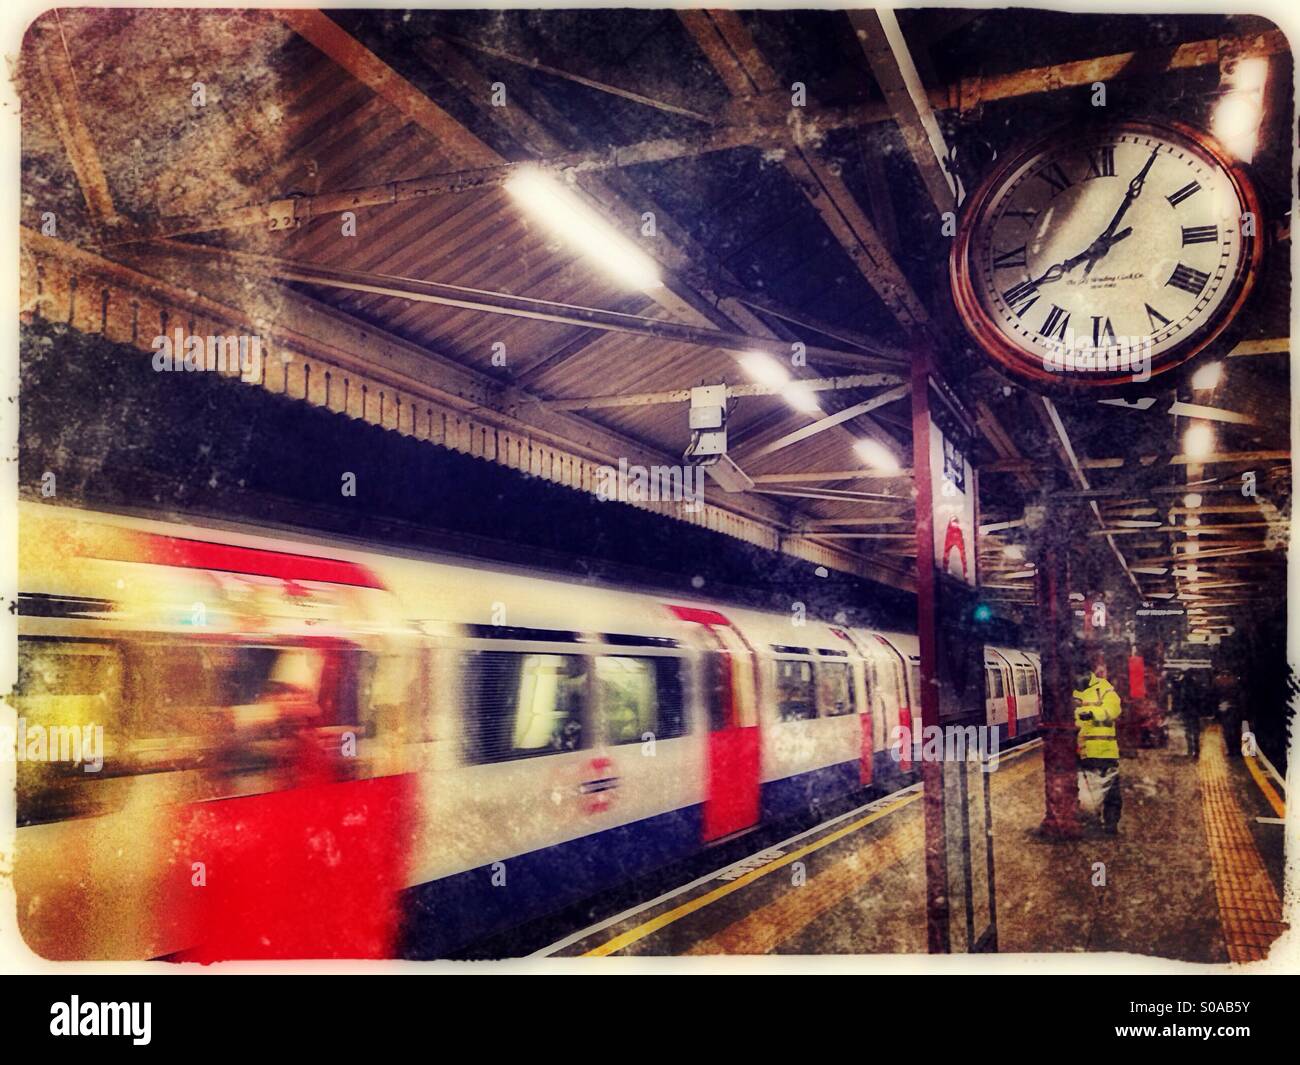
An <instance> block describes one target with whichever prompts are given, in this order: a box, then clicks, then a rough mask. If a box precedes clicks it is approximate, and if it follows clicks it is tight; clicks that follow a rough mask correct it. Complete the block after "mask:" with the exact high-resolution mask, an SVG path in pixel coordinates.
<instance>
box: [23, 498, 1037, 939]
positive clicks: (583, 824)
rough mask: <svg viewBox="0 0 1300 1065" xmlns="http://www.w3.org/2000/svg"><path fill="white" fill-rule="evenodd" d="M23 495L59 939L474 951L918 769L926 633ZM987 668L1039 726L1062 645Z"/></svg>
mask: <svg viewBox="0 0 1300 1065" xmlns="http://www.w3.org/2000/svg"><path fill="white" fill-rule="evenodd" d="M19 522H20V527H19V531H20V565H19V577H20V594H19V600H18V614H19V648H18V659H19V662H18V664H19V681H18V686H17V689H16V692H15V694H14V696H13V697H12V699H11V702H12V703H13V704H14V706H15V709H16V710H17V720H18V734H17V737H16V744H17V754H18V763H17V767H16V768H17V777H18V824H19V828H18V835H17V855H16V860H15V864H14V884H15V889H16V891H17V895H18V917H19V924H20V929H21V932H22V934H23V936H24V938H25V939H26V941H27V943H28V944H29V946H30V947H31V948H32V949H33V950H35V951H36V952H37V953H39V954H41V955H43V956H46V957H51V958H156V957H167V958H172V959H176V960H198V961H212V960H219V959H223V958H265V957H281V958H283V957H390V956H394V955H400V954H402V953H406V954H408V955H410V956H422V957H428V956H440V955H445V954H447V953H449V952H452V951H455V950H456V949H458V948H460V947H463V946H464V945H466V944H467V943H469V942H472V941H475V940H478V939H481V938H482V937H485V936H488V935H491V934H493V933H496V932H500V931H502V930H505V929H508V928H509V927H512V926H514V925H516V924H518V923H520V922H522V921H524V920H526V919H528V918H530V917H532V916H537V915H541V914H544V913H547V912H550V911H553V910H555V909H558V908H560V907H563V906H565V905H567V904H569V903H572V902H575V901H579V900H581V899H583V898H586V897H588V896H590V895H592V894H594V893H595V892H597V891H600V890H602V889H605V888H608V887H610V886H613V885H616V884H618V883H619V882H622V881H625V880H628V879H630V878H633V877H636V876H638V875H641V874H645V873H647V872H648V871H650V870H653V869H655V868H658V867H662V866H664V865H665V864H667V863H670V862H673V861H676V860H678V859H682V858H685V857H688V856H690V855H692V854H695V853H698V852H700V851H701V850H702V849H703V848H706V847H710V846H712V845H714V844H716V843H718V842H720V841H724V840H729V839H732V838H733V837H736V836H737V835H738V834H741V833H745V832H747V831H749V830H751V829H753V828H755V827H756V826H759V825H762V824H765V823H769V822H771V821H774V820H777V819H780V818H783V817H785V816H788V815H791V814H795V813H807V812H808V811H810V810H811V811H813V812H815V811H816V810H817V809H819V808H820V807H822V806H824V805H826V804H828V803H830V802H832V801H834V800H837V799H843V798H844V797H845V796H846V795H848V794H852V793H855V792H858V791H861V790H862V789H866V788H872V789H875V790H877V791H887V790H893V789H894V788H897V787H902V786H904V785H906V784H907V783H909V782H911V781H912V780H913V779H915V776H914V774H915V771H916V767H915V766H914V765H913V764H912V761H911V757H910V752H909V751H908V750H907V749H906V748H902V749H899V748H898V732H897V731H896V730H897V729H899V728H900V727H901V728H906V729H917V728H919V726H920V711H919V694H918V688H919V683H920V679H919V668H918V647H917V641H916V637H915V636H913V635H910V634H907V633H902V632H875V631H868V630H865V629H861V628H853V627H847V626H836V625H833V624H827V623H824V622H821V621H817V620H813V619H810V618H809V619H804V618H801V617H798V616H796V615H795V614H793V613H792V614H791V615H780V614H773V613H768V612H763V611H756V610H747V609H739V608H732V607H730V606H722V605H718V604H709V603H705V602H700V601H692V600H687V599H682V598H678V597H676V596H664V595H655V594H645V593H641V592H635V591H627V590H615V589H611V588H605V587H593V586H590V585H584V584H575V583H572V582H567V581H564V580H561V579H556V578H553V577H544V576H535V575H529V574H526V573H523V572H511V571H508V570H506V569H504V568H502V567H500V566H491V567H489V566H481V565H478V564H474V563H464V562H458V561H450V560H445V559H431V558H429V557H427V556H417V555H414V554H403V553H400V552H396V551H392V550H378V549H376V550H371V549H367V550H360V549H358V548H357V547H356V546H355V545H348V544H344V543H329V544H322V543H320V542H319V541H313V542H311V543H308V542H307V541H305V540H300V539H294V538H293V536H292V534H289V533H285V532H282V531H278V530H277V531H275V532H274V533H271V534H268V533H267V532H265V531H258V530H256V529H252V528H247V527H239V526H234V525H223V526H222V527H220V528H195V527H192V526H186V525H179V524H175V523H172V522H164V521H157V520H150V519H144V518H139V517H131V516H123V515H117V514H107V513H97V512H96V513H92V512H89V511H85V510H79V509H74V508H70V507H61V506H52V505H49V504H44V503H35V502H24V503H22V504H20V514H19ZM985 683H986V704H985V706H986V711H987V714H988V722H989V724H990V725H995V726H997V727H998V729H999V732H1000V734H1001V736H1002V738H1003V739H1004V740H1005V739H1010V738H1012V737H1024V736H1025V735H1028V734H1031V733H1032V732H1034V731H1035V730H1036V727H1037V722H1038V701H1039V694H1038V693H1039V689H1040V686H1041V676H1040V667H1039V661H1038V658H1037V656H1036V655H1035V654H1033V653H1031V652H1028V651H1021V650H1016V649H1012V648H998V647H988V648H986V650H985ZM42 744H44V746H42ZM891 745H893V746H894V748H895V749H892V750H891ZM96 762H98V763H99V764H98V767H96V764H95V763H96Z"/></svg>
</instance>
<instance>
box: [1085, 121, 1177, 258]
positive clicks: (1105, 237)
mask: <svg viewBox="0 0 1300 1065" xmlns="http://www.w3.org/2000/svg"><path fill="white" fill-rule="evenodd" d="M1159 151H1160V147H1159V145H1157V146H1156V147H1155V148H1153V149H1151V155H1150V157H1149V158H1148V159H1147V161H1146V165H1145V166H1143V167H1142V169H1141V170H1139V171H1138V172H1137V173H1136V174H1134V175H1133V179H1132V180H1131V181H1130V182H1129V183H1128V191H1127V192H1125V193H1124V201H1123V202H1122V203H1121V204H1120V205H1119V210H1117V211H1116V212H1115V217H1114V218H1112V219H1111V220H1110V225H1108V226H1107V227H1106V229H1105V232H1103V233H1102V235H1101V236H1100V237H1098V238H1097V241H1096V243H1094V245H1093V247H1098V246H1101V250H1100V252H1099V253H1098V254H1097V255H1095V256H1092V257H1090V258H1089V260H1088V265H1087V266H1086V267H1084V270H1083V272H1084V273H1085V274H1090V273H1092V268H1093V266H1095V265H1096V263H1097V260H1099V259H1100V258H1101V257H1102V256H1103V255H1105V254H1106V252H1107V251H1108V250H1109V249H1110V245H1111V243H1112V239H1111V235H1112V234H1113V233H1114V232H1115V229H1116V228H1117V227H1118V226H1119V224H1120V222H1121V221H1122V220H1123V218H1124V215H1125V213H1126V212H1127V211H1128V209H1129V206H1130V205H1131V204H1132V203H1133V201H1134V200H1136V199H1137V198H1138V197H1139V196H1141V195H1142V186H1143V185H1145V184H1146V180H1147V174H1149V173H1150V172H1151V167H1152V166H1153V165H1154V164H1155V161H1156V155H1157V154H1158V153H1159ZM1102 242H1105V243H1104V244H1103V243H1102Z"/></svg>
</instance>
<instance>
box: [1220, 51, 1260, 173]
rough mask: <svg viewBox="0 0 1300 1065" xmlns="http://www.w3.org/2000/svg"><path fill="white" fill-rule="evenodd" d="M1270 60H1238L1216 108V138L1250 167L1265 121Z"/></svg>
mask: <svg viewBox="0 0 1300 1065" xmlns="http://www.w3.org/2000/svg"><path fill="white" fill-rule="evenodd" d="M1267 77H1268V60H1267V59H1264V58H1262V57H1255V58H1251V59H1239V60H1238V61H1237V62H1236V63H1235V64H1234V65H1233V67H1232V72H1231V74H1229V76H1228V77H1227V79H1226V81H1227V88H1228V91H1227V92H1226V93H1224V94H1223V95H1222V96H1221V97H1220V98H1219V102H1218V104H1217V105H1216V106H1215V108H1214V117H1213V119H1212V120H1211V127H1212V129H1213V131H1214V135H1215V136H1216V137H1218V138H1219V140H1220V141H1222V142H1223V145H1224V147H1225V148H1227V149H1228V150H1229V151H1230V152H1232V154H1233V155H1235V156H1236V157H1237V158H1238V159H1240V160H1241V161H1242V162H1245V163H1249V162H1250V161H1251V159H1252V158H1253V157H1254V155H1255V148H1256V144H1257V140H1258V137H1259V127H1260V122H1261V121H1262V119H1263V117H1264V82H1265V80H1266V79H1267Z"/></svg>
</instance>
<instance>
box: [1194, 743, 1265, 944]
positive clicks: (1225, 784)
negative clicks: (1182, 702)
mask: <svg viewBox="0 0 1300 1065" xmlns="http://www.w3.org/2000/svg"><path fill="white" fill-rule="evenodd" d="M1199 770H1200V780H1201V805H1202V808H1203V810H1204V813H1205V832H1206V835H1207V837H1208V839H1209V845H1210V863H1211V865H1212V866H1213V868H1214V890H1215V894H1216V895H1217V896H1218V899H1219V923H1220V925H1221V926H1222V927H1223V939H1224V943H1225V944H1226V945H1227V948H1228V957H1229V959H1230V960H1232V961H1235V962H1247V961H1259V960H1260V959H1262V958H1265V957H1267V956H1268V950H1269V947H1270V946H1272V944H1273V941H1274V940H1275V939H1277V938H1278V936H1280V935H1281V934H1282V933H1283V932H1284V931H1285V930H1286V927H1287V926H1286V925H1285V924H1284V923H1283V921H1282V903H1281V900H1280V899H1279V898H1278V895H1277V891H1276V890H1275V889H1274V887H1273V881H1272V880H1270V879H1269V875H1268V870H1266V869H1265V868H1264V862H1263V859H1261V858H1260V856H1259V851H1258V850H1256V848H1255V841H1254V840H1253V839H1252V838H1251V835H1250V828H1249V827H1248V826H1247V824H1246V816H1245V814H1243V813H1242V811H1241V807H1240V806H1239V805H1238V804H1237V800H1236V799H1235V798H1234V797H1233V794H1232V781H1231V778H1230V777H1229V775H1228V751H1227V747H1226V746H1225V744H1224V740H1223V731H1222V729H1220V728H1219V726H1218V725H1211V726H1209V727H1208V728H1207V729H1206V730H1205V742H1204V743H1203V744H1202V745H1201V758H1200V765H1199Z"/></svg>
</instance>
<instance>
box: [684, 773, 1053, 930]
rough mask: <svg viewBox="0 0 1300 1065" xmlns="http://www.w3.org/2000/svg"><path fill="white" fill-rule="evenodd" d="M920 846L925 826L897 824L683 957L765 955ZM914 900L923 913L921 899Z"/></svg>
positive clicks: (1012, 779) (1009, 777) (1011, 780)
mask: <svg viewBox="0 0 1300 1065" xmlns="http://www.w3.org/2000/svg"><path fill="white" fill-rule="evenodd" d="M1033 769H1034V764H1033V763H1032V762H1022V763H1020V764H1018V765H1017V766H1016V771H1014V772H1011V773H1008V774H1005V775H1004V776H1002V778H1001V782H1002V785H1003V786H1004V787H1008V786H1014V785H1015V784H1017V783H1019V782H1020V781H1021V780H1022V779H1024V778H1025V777H1027V776H1029V775H1030V774H1031V773H1032V771H1033ZM994 775H995V776H996V775H997V774H994ZM924 847H925V825H924V824H923V823H922V822H921V821H919V820H918V821H915V822H914V823H912V824H910V825H896V826H894V827H893V828H891V829H890V830H889V831H888V832H887V833H885V834H884V835H883V836H881V837H880V838H879V839H874V840H872V841H871V842H870V843H868V844H867V845H866V846H865V847H862V848H861V849H860V850H856V851H854V852H853V853H852V854H849V855H846V856H845V857H844V859H843V860H841V861H837V862H836V863H835V864H834V865H832V866H831V867H830V868H829V869H827V870H826V871H824V872H821V873H818V874H817V875H816V876H814V877H813V878H812V879H810V880H809V881H808V882H807V883H805V884H804V885H803V886H802V887H800V888H798V889H794V890H790V891H787V892H785V893H784V894H782V895H781V896H779V897H778V898H776V899H774V900H773V901H771V902H769V903H768V904H767V905H765V906H763V907H761V908H759V909H757V910H755V911H753V912H752V913H749V914H746V915H745V916H744V917H742V918H741V919H740V920H738V921H736V922H735V923H734V924H731V925H729V926H727V927H726V928H724V929H722V931H720V932H718V933H716V934H715V935H713V936H711V937H709V938H708V939H705V940H703V941H701V942H699V943H696V944H695V945H694V946H692V947H691V949H690V950H689V951H687V953H688V954H767V953H770V952H771V951H773V950H775V949H776V948H777V947H778V946H780V945H781V944H782V943H784V942H786V941H787V940H789V939H792V938H793V937H794V936H796V935H797V934H798V933H800V932H802V931H803V930H804V929H805V928H807V927H808V926H809V925H810V924H812V923H813V921H815V920H816V919H817V918H818V917H820V916H821V915H822V914H824V913H826V912H828V911H829V910H831V909H833V908H834V907H835V906H837V905H839V904H840V903H841V902H843V901H844V900H845V899H847V898H849V897H850V896H852V895H854V894H855V893H856V892H858V891H860V890H861V889H862V888H864V887H865V886H866V885H867V884H869V883H871V881H873V880H875V879H876V878H877V877H879V876H880V875H881V874H882V873H883V872H884V871H885V870H886V869H889V868H890V867H892V866H893V865H895V864H897V863H898V862H900V861H903V860H905V859H907V858H911V857H913V856H914V855H917V854H919V853H920V852H921V851H922V850H923V849H924ZM918 901H919V905H920V906H921V907H922V912H923V907H924V905H925V903H924V899H923V898H922V899H921V900H918ZM924 924H925V922H924V920H921V923H920V925H919V926H918V927H924Z"/></svg>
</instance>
